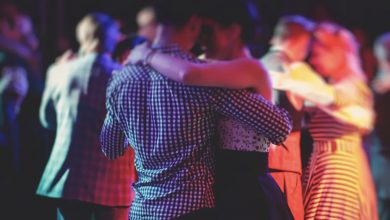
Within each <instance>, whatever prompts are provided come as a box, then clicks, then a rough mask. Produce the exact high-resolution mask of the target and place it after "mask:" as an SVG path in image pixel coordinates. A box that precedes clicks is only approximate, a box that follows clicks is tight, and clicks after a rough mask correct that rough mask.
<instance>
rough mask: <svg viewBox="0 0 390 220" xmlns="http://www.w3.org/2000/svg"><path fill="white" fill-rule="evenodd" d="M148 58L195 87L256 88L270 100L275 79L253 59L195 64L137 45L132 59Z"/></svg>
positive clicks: (133, 60) (157, 65) (150, 61)
mask: <svg viewBox="0 0 390 220" xmlns="http://www.w3.org/2000/svg"><path fill="white" fill-rule="evenodd" d="M141 60H142V61H145V60H146V62H147V63H148V64H149V65H151V66H152V67H153V68H155V69H156V70H157V71H159V72H161V73H162V74H163V75H165V76H166V77H168V78H170V79H172V80H175V81H178V82H182V83H185V84H188V85H194V86H210V87H221V88H230V89H243V88H254V89H255V90H256V91H257V92H259V93H260V94H261V95H263V96H264V97H265V98H266V99H269V98H270V97H271V93H272V90H271V81H270V79H269V76H268V72H267V71H266V70H265V68H264V67H263V66H262V64H261V63H260V62H259V61H258V60H256V59H251V58H239V59H235V60H231V61H213V62H210V63H192V62H189V61H186V60H182V59H179V58H176V57H173V56H170V55H167V54H163V53H159V52H155V51H151V49H149V48H147V47H146V46H145V45H142V46H140V47H138V48H135V49H134V50H133V51H132V53H131V55H130V57H129V61H130V62H132V63H137V62H140V61H141Z"/></svg>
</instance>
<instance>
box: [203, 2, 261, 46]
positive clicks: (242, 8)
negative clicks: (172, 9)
mask: <svg viewBox="0 0 390 220" xmlns="http://www.w3.org/2000/svg"><path fill="white" fill-rule="evenodd" d="M204 12H205V13H204V14H203V16H204V17H206V18H210V19H212V20H214V21H216V22H217V23H218V24H220V25H221V26H225V27H228V26H230V25H232V24H234V23H237V24H239V25H240V26H241V29H242V32H241V39H242V41H243V42H244V43H246V44H248V43H252V42H253V40H254V38H255V36H256V34H257V33H258V32H259V31H260V14H259V11H258V9H257V5H256V4H255V3H254V2H253V1H251V0H211V1H209V5H208V6H207V7H206V8H205V11H204Z"/></svg>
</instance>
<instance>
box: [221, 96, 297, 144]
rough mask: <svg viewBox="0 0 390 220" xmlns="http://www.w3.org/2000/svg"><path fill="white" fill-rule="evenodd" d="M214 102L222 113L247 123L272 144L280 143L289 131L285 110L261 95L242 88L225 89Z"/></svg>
mask: <svg viewBox="0 0 390 220" xmlns="http://www.w3.org/2000/svg"><path fill="white" fill-rule="evenodd" d="M216 102H217V103H218V104H217V105H218V108H219V110H220V111H221V112H222V114H225V115H227V116H229V117H232V118H235V119H237V120H239V121H241V122H243V123H245V124H247V125H249V126H250V127H252V128H254V129H255V130H257V131H258V132H259V133H260V134H262V135H263V136H265V137H266V138H268V139H269V140H270V141H271V142H272V143H273V144H280V143H282V142H283V141H284V140H285V139H286V138H287V136H288V134H289V133H290V131H291V127H292V125H291V124H292V123H291V118H290V116H289V114H288V113H287V111H285V110H284V109H281V108H278V107H277V106H275V105H273V104H272V103H271V102H269V101H267V100H265V99H264V98H263V97H262V96H259V95H255V94H250V93H248V92H245V91H242V90H235V91H226V90H225V91H224V92H221V93H219V94H218V96H217V97H216Z"/></svg>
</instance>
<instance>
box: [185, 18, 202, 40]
mask: <svg viewBox="0 0 390 220" xmlns="http://www.w3.org/2000/svg"><path fill="white" fill-rule="evenodd" d="M201 27H202V18H200V17H199V16H196V15H193V16H191V18H190V20H189V21H188V28H189V31H190V32H191V34H194V35H199V34H200V30H201Z"/></svg>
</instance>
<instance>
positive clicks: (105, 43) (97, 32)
mask: <svg viewBox="0 0 390 220" xmlns="http://www.w3.org/2000/svg"><path fill="white" fill-rule="evenodd" d="M84 18H89V19H90V20H91V22H92V24H93V25H94V32H93V36H94V37H95V38H97V39H99V40H100V47H101V50H102V51H103V52H107V51H108V52H111V51H112V50H113V49H114V47H115V45H116V43H117V37H118V35H119V26H118V24H117V23H116V22H115V20H114V19H113V18H111V17H110V16H109V15H107V14H104V13H101V12H93V13H89V14H87V15H86V16H85V17H84Z"/></svg>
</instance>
